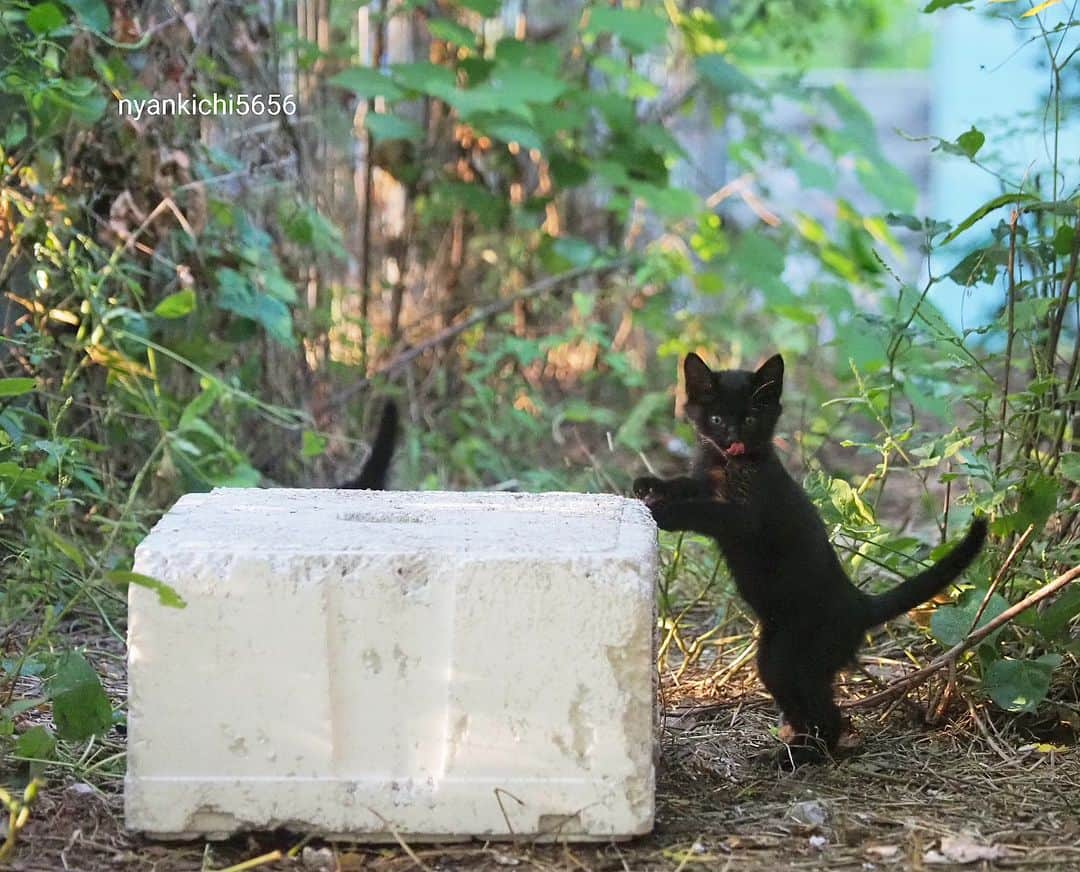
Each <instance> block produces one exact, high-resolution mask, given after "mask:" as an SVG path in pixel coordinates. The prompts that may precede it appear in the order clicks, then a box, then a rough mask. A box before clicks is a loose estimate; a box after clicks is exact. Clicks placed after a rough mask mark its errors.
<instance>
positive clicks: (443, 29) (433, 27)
mask: <svg viewBox="0 0 1080 872" xmlns="http://www.w3.org/2000/svg"><path fill="white" fill-rule="evenodd" d="M428 32H429V33H430V34H431V36H432V37H433V38H434V39H441V40H444V41H445V42H449V43H453V44H454V45H464V46H468V47H469V48H472V47H473V46H475V45H476V34H475V33H473V32H472V31H471V30H469V28H467V27H462V26H461V25H460V24H458V23H457V22H456V21H450V20H449V19H446V18H433V19H430V20H429V21H428Z"/></svg>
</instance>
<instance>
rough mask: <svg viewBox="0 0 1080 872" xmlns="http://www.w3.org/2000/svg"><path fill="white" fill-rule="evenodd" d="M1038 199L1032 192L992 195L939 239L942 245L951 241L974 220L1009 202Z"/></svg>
mask: <svg viewBox="0 0 1080 872" xmlns="http://www.w3.org/2000/svg"><path fill="white" fill-rule="evenodd" d="M1038 199H1039V198H1038V197H1036V196H1035V195H1034V194H1001V195H1000V196H997V197H994V199H993V200H988V201H987V202H985V203H983V204H982V205H981V206H980V207H979V208H978V209H976V210H975V211H974V212H972V213H971V214H970V215H968V216H967V218H965V219H964V220H963V221H961V222H960V223H959V224H957V225H956V227H954V228H953V230H952V232H951V233H950V234H949V235H948V236H946V237H945V238H944V239H943V240H941V242H942V244H943V245H944V244H945V243H949V242H952V241H953V240H954V239H956V237H957V236H959V235H960V234H961V233H963V232H964V231H965V230H967V229H968V228H969V227H971V225H973V224H974V223H975V222H976V221H979V220H981V219H983V218H985V217H986V216H987V215H989V214H990V213H991V212H993V211H994V210H995V209H1000V208H1001V207H1002V206H1006V205H1008V204H1009V203H1030V202H1032V201H1033V200H1038Z"/></svg>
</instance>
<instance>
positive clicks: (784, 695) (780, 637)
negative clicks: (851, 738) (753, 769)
mask: <svg viewBox="0 0 1080 872" xmlns="http://www.w3.org/2000/svg"><path fill="white" fill-rule="evenodd" d="M758 675H759V676H760V677H761V682H762V684H764V685H765V687H766V689H767V690H768V691H769V693H771V694H772V696H773V699H775V700H776V704H777V705H778V706H779V707H780V711H781V713H782V715H783V719H784V723H783V725H782V726H781V728H780V736H779V738H780V740H781V741H782V742H783V743H784V744H783V747H782V748H780V750H779V751H778V752H777V753H776V757H775V759H776V762H777V764H778V765H779V766H780V768H782V769H794V768H795V767H798V766H801V765H803V764H804V763H820V762H823V761H825V760H828V759H830V755H829V751H830V750H831V749H832V748H833V747H834V746H835V744H836V740H837V739H838V738H839V735H840V710H839V709H837V708H836V705H835V704H834V703H833V701H832V680H831V678H830V677H829V676H828V675H827V674H824V673H821V672H820V671H819V670H815V669H807V667H806V664H805V652H802V651H800V650H799V646H798V645H797V644H796V643H795V641H794V640H793V639H792V638H791V637H790V636H788V635H787V634H784V633H772V634H764V635H763V636H762V638H761V640H760V641H759V643H758ZM834 714H835V719H834V717H833V715H834Z"/></svg>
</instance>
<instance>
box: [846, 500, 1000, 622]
mask: <svg viewBox="0 0 1080 872" xmlns="http://www.w3.org/2000/svg"><path fill="white" fill-rule="evenodd" d="M985 541H986V520H985V519H984V518H975V520H973V521H972V522H971V528H970V529H969V530H968V531H967V535H966V536H964V538H963V539H961V540H960V542H959V543H958V544H957V545H955V546H954V547H953V549H952V550H951V551H950V552H949V553H948V554H946V555H945V556H944V557H942V558H941V559H940V560H939V561H938V562H937V563H935V564H934V565H933V566H931V567H930V568H929V569H927V570H925V571H924V572H920V573H919V574H918V575H916V576H914V577H912V578H909V579H908V580H907V581H903V582H901V583H900V584H898V585H897V586H896V587H894V588H893V589H892V590H888V591H885V593H882V594H878V595H877V596H868V597H867V600H866V602H867V606H868V609H867V615H866V629H868V630H869V629H870V628H871V627H876V626H878V624H884V623H885V622H886V621H891V620H892V619H893V618H895V617H898V616H899V615H902V614H904V612H908V611H911V609H913V608H915V607H916V606H918V605H921V604H922V603H924V602H926V601H927V600H928V599H930V598H932V597H933V596H935V595H936V594H937V593H939V592H940V591H941V590H942V588H944V587H945V585H947V584H948V583H949V582H950V581H952V580H953V579H954V578H956V577H957V576H958V575H959V574H960V573H961V572H963V571H964V570H965V569H967V568H968V566H970V565H971V561H973V560H974V559H975V558H976V556H978V554H979V551H980V550H981V549H982V546H983V542H985Z"/></svg>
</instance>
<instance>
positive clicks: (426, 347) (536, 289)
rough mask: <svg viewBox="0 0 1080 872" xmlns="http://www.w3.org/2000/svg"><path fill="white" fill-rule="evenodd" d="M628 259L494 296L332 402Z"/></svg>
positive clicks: (591, 267)
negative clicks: (533, 301) (507, 313)
mask: <svg viewBox="0 0 1080 872" xmlns="http://www.w3.org/2000/svg"><path fill="white" fill-rule="evenodd" d="M628 263H629V260H628V259H627V258H619V259H617V260H612V261H608V262H607V263H604V264H599V265H596V266H583V267H578V268H577V269H572V270H567V271H566V272H564V273H559V274H558V275H554V276H548V277H546V278H543V279H540V281H538V282H534V283H533V284H531V285H529V286H528V287H526V288H524V289H523V290H521V291H519V292H518V293H516V294H514V295H513V296H511V297H505V298H503V299H500V300H496V301H495V302H493V303H489V304H488V305H486V306H483V307H481V308H480V309H477V310H476V311H475V312H473V314H472V315H470V316H469V317H468V318H465V319H464V320H463V321H459V322H458V323H457V324H451V325H450V326H449V327H447V328H445V329H443V330H440V331H439V332H438V333H436V334H435V335H434V336H432V337H431V338H430V339H426V340H425V341H423V342H421V343H420V344H419V345H414V346H413V347H412V348H408V349H406V350H405V351H403V352H401V353H400V354H398V355H397V356H396V357H394V358H393V360H391V361H390V362H389V363H387V364H386V365H385V366H383V367H381V368H380V369H379V370H378V371H377V372H375V373H374V375H372V376H370V377H368V378H362V379H359V380H358V381H356V382H354V383H353V384H351V385H349V386H348V387H347V388H344V389H342V390H340V391H338V392H337V394H336V395H335V396H334V400H333V402H334V404H336V405H340V404H341V403H345V402H348V401H349V400H350V399H352V397H354V396H355V395H356V394H358V393H359V392H360V391H362V390H364V388H366V387H367V386H368V385H370V384H371V382H372V381H373V380H374V379H376V378H382V377H387V376H392V375H395V374H396V373H397V372H399V371H400V370H402V369H403V368H404V367H406V366H408V365H409V364H410V363H412V362H413V361H414V360H416V359H417V358H418V357H420V356H421V355H423V354H425V353H426V352H428V351H431V350H432V349H433V348H438V347H439V346H441V345H445V344H446V343H447V342H450V341H451V340H453V339H455V338H457V337H458V336H460V335H461V334H462V333H464V332H465V331H466V330H468V329H469V328H470V327H475V326H476V325H477V324H482V323H483V322H484V321H487V320H488V319H490V318H494V317H495V316H496V315H499V314H501V313H502V312H505V311H506V310H507V309H509V308H511V307H512V306H514V304H516V303H518V302H520V301H521V300H528V299H531V298H532V297H539V296H541V295H543V294H546V293H550V292H551V291H554V290H556V289H558V288H560V287H561V286H562V285H565V284H566V283H567V282H572V281H574V280H575V279H579V278H582V277H584V276H587V275H602V274H604V273H609V272H614V271H615V270H617V269H621V268H622V267H624V266H626V265H627V264H628Z"/></svg>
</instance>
